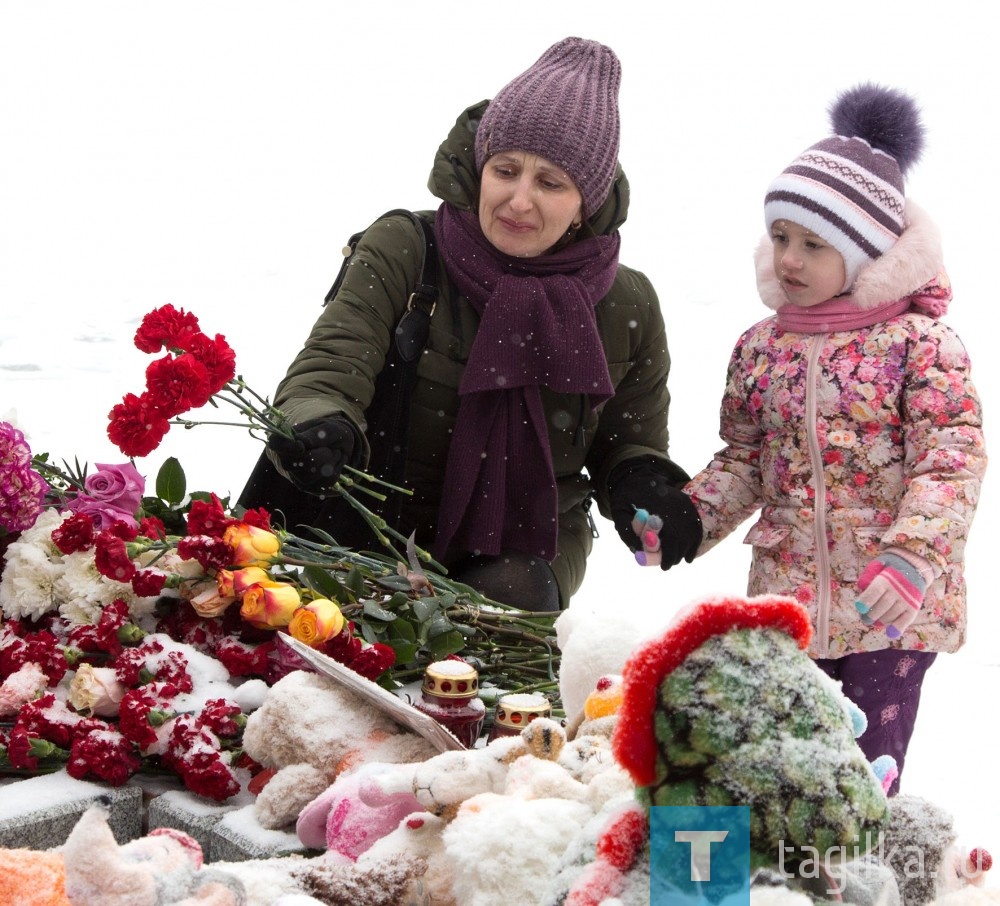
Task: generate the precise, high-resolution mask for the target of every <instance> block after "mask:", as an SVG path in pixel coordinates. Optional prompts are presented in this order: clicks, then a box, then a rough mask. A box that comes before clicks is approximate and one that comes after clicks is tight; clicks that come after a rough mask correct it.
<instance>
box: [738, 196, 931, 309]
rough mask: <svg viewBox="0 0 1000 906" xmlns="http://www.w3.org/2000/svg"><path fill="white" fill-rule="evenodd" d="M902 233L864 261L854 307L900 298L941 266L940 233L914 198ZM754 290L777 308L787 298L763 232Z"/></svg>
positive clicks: (853, 293) (854, 292)
mask: <svg viewBox="0 0 1000 906" xmlns="http://www.w3.org/2000/svg"><path fill="white" fill-rule="evenodd" d="M904 221H905V224H906V225H905V227H904V229H903V235H902V236H900V237H899V240H898V241H897V242H896V244H895V245H894V246H893V247H892V248H891V249H889V251H888V252H886V253H885V254H884V255H882V257H881V258H876V259H875V260H874V261H872V262H871V264H866V265H865V266H864V267H863V268H862V269H861V270H860V272H859V273H858V278H857V279H856V280H855V281H854V286H853V287H852V288H851V298H852V300H853V301H854V304H855V305H857V306H858V308H861V309H864V310H867V309H870V308H875V307H876V306H878V305H881V304H882V303H883V302H892V301H894V300H896V299H903V298H905V297H906V296H908V295H910V294H911V293H913V292H915V291H916V290H918V289H919V288H920V287H922V286H923V285H924V284H926V283H927V282H929V281H930V280H932V279H933V278H934V277H936V276H937V275H938V274H940V273H941V272H942V271H943V270H944V254H943V252H942V249H941V235H940V233H939V232H938V229H937V226H935V224H934V221H932V220H931V218H930V217H929V216H928V215H927V214H926V212H925V211H924V210H923V209H922V208H920V207H918V206H917V205H916V204H915V203H914V202H912V201H910V200H907V202H906V215H905V218H904ZM754 261H755V264H756V269H757V292H759V293H760V298H761V301H762V302H763V303H764V304H765V305H766V306H767V307H768V308H772V309H774V310H775V311H777V310H778V309H779V308H781V306H782V305H784V304H785V303H786V302H787V301H788V300H787V299H786V298H785V294H784V293H783V292H782V291H781V285H780V284H779V283H778V278H777V277H776V276H775V274H774V267H773V265H772V253H771V238H770V237H769V236H765V237H764V238H763V239H762V240H761V241H760V243H759V244H758V246H757V251H756V252H755V253H754Z"/></svg>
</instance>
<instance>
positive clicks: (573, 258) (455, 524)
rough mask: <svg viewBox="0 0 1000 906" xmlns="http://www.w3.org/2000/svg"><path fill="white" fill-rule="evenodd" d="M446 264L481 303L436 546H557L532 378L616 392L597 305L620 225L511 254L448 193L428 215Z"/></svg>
mask: <svg viewBox="0 0 1000 906" xmlns="http://www.w3.org/2000/svg"><path fill="white" fill-rule="evenodd" d="M434 229H435V235H436V236H437V240H438V247H439V248H440V250H441V257H442V259H443V260H444V263H445V267H446V269H447V271H448V275H449V276H450V277H451V279H452V280H453V281H454V284H455V286H456V287H457V288H458V291H459V292H460V293H461V294H462V295H463V296H465V298H467V299H468V300H469V302H470V303H471V304H472V307H473V308H475V310H476V311H477V312H478V313H479V316H480V322H479V329H478V331H477V332H476V337H475V340H474V341H473V344H472V350H471V352H470V353H469V361H468V363H467V364H466V366H465V372H464V373H463V375H462V382H461V384H460V386H459V389H458V392H459V396H460V398H461V399H460V403H459V408H458V416H457V420H456V423H455V429H454V432H453V435H452V440H451V446H450V448H449V451H448V462H447V465H446V467H445V476H444V488H443V492H442V495H441V503H440V505H439V508H438V535H437V539H436V541H435V543H434V548H435V553H436V556H438V557H442V556H443V555H444V552H445V551H446V550H447V549H448V548H449V547H452V548H454V549H457V550H465V551H472V552H475V553H478V554H489V555H493V556H496V555H497V554H499V553H500V552H501V550H518V551H523V552H525V553H528V554H532V555H535V556H539V557H542V558H544V559H545V560H547V561H551V560H552V559H553V558H554V557H555V555H556V537H557V532H558V528H559V512H558V501H557V498H556V483H555V474H554V472H553V468H552V451H551V449H550V446H549V433H548V425H547V424H546V419H545V413H544V409H543V407H542V397H541V391H540V389H539V388H540V387H542V386H546V387H548V388H550V389H551V390H553V391H555V392H557V393H583V394H587V396H588V397H589V401H590V405H591V407H592V408H594V407H596V406H598V405H599V404H600V403H602V402H604V401H605V400H607V399H609V398H610V397H612V396H613V395H614V392H615V391H614V387H613V385H612V383H611V376H610V375H609V374H608V365H607V361H606V360H605V358H604V347H603V345H602V344H601V337H600V335H599V334H598V332H597V320H596V317H595V315H594V306H595V305H596V304H597V302H598V301H600V300H601V299H603V298H604V296H605V295H607V293H608V291H609V290H610V289H611V285H612V283H614V279H615V275H616V273H617V271H618V247H619V238H618V235H617V233H616V234H615V235H613V236H597V237H593V238H590V239H584V240H581V241H579V242H575V243H573V244H571V245H569V246H567V247H566V248H564V249H561V250H559V251H557V252H553V253H551V254H546V255H540V256H538V257H535V258H512V257H510V256H508V255H505V254H503V253H502V252H500V251H498V250H497V249H496V248H495V247H494V246H493V245H492V244H491V243H490V242H489V240H488V239H487V238H486V237H485V236H484V235H483V232H482V230H481V229H480V227H479V220H478V218H477V216H476V215H475V213H472V212H467V211H460V210H458V209H457V208H454V207H452V206H451V205H448V204H443V205H441V207H440V208H439V209H438V212H437V218H436V220H435V224H434Z"/></svg>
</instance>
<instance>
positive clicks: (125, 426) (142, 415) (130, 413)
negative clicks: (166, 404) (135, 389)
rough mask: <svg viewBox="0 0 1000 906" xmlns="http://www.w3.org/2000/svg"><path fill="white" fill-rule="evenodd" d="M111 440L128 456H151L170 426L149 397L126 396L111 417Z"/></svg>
mask: <svg viewBox="0 0 1000 906" xmlns="http://www.w3.org/2000/svg"><path fill="white" fill-rule="evenodd" d="M108 418H109V419H110V423H109V425H108V437H109V438H110V439H111V442H112V443H113V444H114V445H115V446H116V447H118V449H119V450H121V451H122V453H124V454H125V455H126V456H133V457H134V456H148V455H149V454H150V453H152V452H153V450H155V449H156V448H157V447H158V446H159V445H160V441H162V440H163V438H164V436H165V435H166V433H167V431H169V430H170V422H169V421H167V419H166V418H164V417H163V415H162V414H161V413H160V412H158V411H157V410H156V408H155V407H154V406H152V405H151V403H150V400H149V397H147V396H146V394H143V395H142V396H136V395H135V394H134V393H126V394H125V396H124V398H123V399H122V401H121V402H120V403H118V405H116V406H115V407H114V408H113V409H112V410H111V412H110V413H109V414H108Z"/></svg>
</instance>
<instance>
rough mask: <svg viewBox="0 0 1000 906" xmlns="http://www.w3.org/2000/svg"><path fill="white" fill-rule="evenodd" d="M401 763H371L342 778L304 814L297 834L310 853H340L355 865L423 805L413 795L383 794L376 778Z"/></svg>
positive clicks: (310, 805)
mask: <svg viewBox="0 0 1000 906" xmlns="http://www.w3.org/2000/svg"><path fill="white" fill-rule="evenodd" d="M400 767H401V766H400V765H397V764H384V763H381V762H371V763H369V764H364V765H362V766H361V767H359V768H357V769H356V770H354V771H351V772H349V773H347V774H342V775H341V776H339V777H338V778H337V779H336V780H335V781H334V782H333V783H332V784H331V785H330V786H329V787H328V788H327V789H326V790H325V791H324V792H323V793H321V794H320V795H319V796H317V797H316V798H315V799H314V800H313V801H312V802H310V803H309V804H308V805H307V806H306V807H305V808H304V809H303V810H302V811H301V812H300V813H299V818H298V821H297V822H296V824H295V832H296V833H297V834H298V837H299V840H301V841H302V843H303V845H305V846H308V847H309V848H310V849H326V850H328V851H330V852H336V853H340V854H341V855H343V856H346V857H347V858H348V859H350V860H351V861H352V862H353V861H356V860H357V858H358V856H360V855H361V854H362V853H363V852H365V850H367V849H368V848H369V847H370V846H371V845H372V844H373V843H375V842H376V841H377V840H380V839H381V838H382V837H384V836H385V835H386V834H389V833H391V832H392V831H394V830H395V829H396V828H397V827H398V826H399V822H400V821H402V820H403V818H405V817H406V816H407V815H410V814H412V813H413V812H420V811H423V810H424V809H423V806H421V804H420V803H419V802H418V801H417V799H416V797H414V795H413V794H412V793H409V792H405V791H400V792H391V793H387V792H384V791H383V790H382V789H381V787H379V785H378V784H376V783H375V782H374V778H375V777H377V776H378V775H380V774H385V773H387V772H389V771H398V770H399V769H400Z"/></svg>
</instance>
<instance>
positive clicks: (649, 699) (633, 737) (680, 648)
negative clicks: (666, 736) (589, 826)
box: [611, 595, 812, 786]
mask: <svg viewBox="0 0 1000 906" xmlns="http://www.w3.org/2000/svg"><path fill="white" fill-rule="evenodd" d="M733 629H780V630H781V631H782V632H784V633H787V634H788V635H789V636H791V638H793V639H795V641H797V642H798V645H799V647H800V648H803V649H804V648H806V647H807V646H808V645H809V640H810V639H811V638H812V624H811V623H810V622H809V614H808V613H807V612H806V609H805V608H804V607H803V606H802V605H801V604H799V603H798V602H797V601H796V600H795V599H794V598H786V597H782V596H780V595H761V596H760V597H757V598H738V597H732V598H710V599H708V600H705V601H702V602H700V603H698V604H696V605H694V607H693V609H691V610H690V611H689V612H687V613H685V614H683V616H682V617H681V619H680V621H679V622H677V623H675V624H674V625H672V626H670V627H669V628H668V629H667V631H666V633H665V634H664V635H663V636H661V637H660V638H659V639H656V640H654V641H651V642H648V643H646V645H644V646H643V647H642V648H640V649H638V650H637V651H635V652H633V653H632V655H631V656H630V657H629V659H628V661H627V662H626V664H625V667H624V670H623V671H622V678H623V684H622V696H623V697H622V705H621V708H620V709H619V711H618V721H617V723H616V725H615V733H614V737H613V738H612V742H611V744H612V748H613V750H614V754H615V758H616V759H617V760H618V763H619V764H620V765H621V766H622V767H623V768H625V770H626V771H628V772H629V774H630V775H631V776H632V780H633V781H635V783H636V785H637V786H649V785H650V784H652V783H653V782H654V781H655V780H656V734H655V732H654V729H653V721H654V713H655V711H656V696H657V693H658V691H659V688H660V684H661V683H662V682H663V679H664V677H666V676H667V674H669V673H670V672H671V671H672V670H674V669H675V668H676V667H678V666H679V665H680V664H681V663H682V662H683V661H684V659H685V658H686V657H687V656H688V655H689V654H691V653H692V652H693V651H695V650H696V649H698V648H699V647H701V645H703V644H704V643H705V642H707V641H708V640H709V639H710V638H712V636H716V635H723V634H724V633H727V632H729V631H730V630H733Z"/></svg>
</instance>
